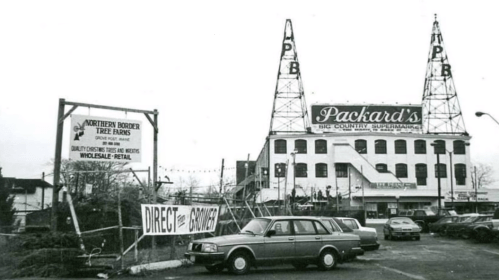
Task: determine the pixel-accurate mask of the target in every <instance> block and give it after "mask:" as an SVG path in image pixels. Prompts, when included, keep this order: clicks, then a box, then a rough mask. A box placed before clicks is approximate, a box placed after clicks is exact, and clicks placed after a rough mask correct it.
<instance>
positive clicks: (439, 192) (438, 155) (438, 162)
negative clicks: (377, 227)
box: [437, 151, 442, 213]
mask: <svg viewBox="0 0 499 280" xmlns="http://www.w3.org/2000/svg"><path fill="white" fill-rule="evenodd" d="M437 174H438V178H437V179H438V200H437V201H438V211H439V213H440V209H442V202H441V201H440V196H441V189H440V188H441V186H440V177H442V176H440V175H441V174H440V151H437Z"/></svg>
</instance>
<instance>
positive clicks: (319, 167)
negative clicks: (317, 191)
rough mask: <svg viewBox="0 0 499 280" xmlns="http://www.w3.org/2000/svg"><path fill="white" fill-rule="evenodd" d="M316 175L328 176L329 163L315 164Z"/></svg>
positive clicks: (318, 176)
mask: <svg viewBox="0 0 499 280" xmlns="http://www.w3.org/2000/svg"><path fill="white" fill-rule="evenodd" d="M315 177H316V178H327V164H325V163H317V164H316V165H315Z"/></svg>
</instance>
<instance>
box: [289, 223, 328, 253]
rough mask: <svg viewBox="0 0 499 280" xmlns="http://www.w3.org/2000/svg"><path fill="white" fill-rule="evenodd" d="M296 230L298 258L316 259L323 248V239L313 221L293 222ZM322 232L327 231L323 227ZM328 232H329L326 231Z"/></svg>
mask: <svg viewBox="0 0 499 280" xmlns="http://www.w3.org/2000/svg"><path fill="white" fill-rule="evenodd" d="M293 225H294V230H295V237H296V242H295V254H296V257H297V258H300V259H301V258H312V257H316V256H317V255H318V253H319V250H320V248H321V247H322V238H321V235H320V234H319V233H318V231H317V229H316V226H315V225H314V221H313V220H305V219H303V220H301V219H300V220H293ZM322 230H325V229H324V227H322ZM326 232H327V230H326Z"/></svg>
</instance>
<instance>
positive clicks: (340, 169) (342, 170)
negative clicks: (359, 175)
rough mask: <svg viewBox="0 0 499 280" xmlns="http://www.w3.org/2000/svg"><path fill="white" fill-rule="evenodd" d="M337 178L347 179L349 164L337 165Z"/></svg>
mask: <svg viewBox="0 0 499 280" xmlns="http://www.w3.org/2000/svg"><path fill="white" fill-rule="evenodd" d="M335 169H336V178H347V177H348V164H346V163H337V164H335Z"/></svg>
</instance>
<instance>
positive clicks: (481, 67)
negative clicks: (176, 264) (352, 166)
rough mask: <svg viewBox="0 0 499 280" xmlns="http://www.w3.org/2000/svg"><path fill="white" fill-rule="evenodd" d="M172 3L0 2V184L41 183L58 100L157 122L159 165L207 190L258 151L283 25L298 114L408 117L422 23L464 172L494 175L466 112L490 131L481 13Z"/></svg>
mask: <svg viewBox="0 0 499 280" xmlns="http://www.w3.org/2000/svg"><path fill="white" fill-rule="evenodd" d="M175 2H178V3H176V4H173V3H174V1H2V2H0V97H1V98H0V167H3V175H4V176H8V177H19V178H38V177H40V176H41V173H42V171H46V172H49V171H50V169H51V167H50V166H48V165H47V163H48V162H49V161H50V160H51V159H52V158H54V149H55V135H56V115H57V106H58V100H59V98H65V99H66V100H67V101H73V102H83V103H94V104H103V105H109V106H117V107H129V108H136V109H144V110H153V109H158V110H159V132H160V133H159V165H161V166H163V167H166V168H168V169H169V170H171V169H176V170H184V173H185V174H184V175H185V176H187V175H188V174H187V173H186V172H185V171H187V170H192V171H197V172H199V171H203V170H212V173H213V174H212V176H211V178H210V179H203V178H200V179H202V180H204V181H205V182H207V180H215V181H216V176H217V175H218V174H219V171H218V170H219V169H220V165H221V161H222V158H224V159H225V166H226V167H228V168H234V167H235V161H236V160H245V159H246V157H247V155H248V153H249V154H250V155H251V159H252V160H254V159H256V157H257V156H258V153H259V152H260V150H261V149H262V147H263V144H264V142H265V137H266V135H267V133H268V130H269V125H270V116H271V110H272V102H273V98H274V89H275V83H276V77H277V69H278V65H279V55H280V51H281V43H282V39H283V38H282V36H283V30H284V25H285V20H286V19H287V18H289V19H291V20H292V22H293V28H294V31H295V42H296V48H297V51H298V59H299V61H300V68H301V73H302V77H303V84H304V89H305V94H306V101H307V104H308V105H309V106H310V105H311V104H314V103H330V102H331V103H346V102H349V103H364V102H365V103H377V104H380V103H385V104H395V103H398V104H409V103H411V104H419V103H421V98H422V95H423V85H424V78H425V71H426V64H427V55H428V51H429V46H430V36H431V30H432V23H433V21H434V14H435V13H437V14H438V21H439V22H440V27H441V31H442V34H443V38H444V42H445V47H446V51H447V54H448V57H449V61H450V64H451V66H452V71H453V77H454V82H455V86H456V89H457V94H458V98H459V101H460V104H461V109H462V112H463V115H464V121H465V125H466V129H467V130H468V132H469V133H470V135H471V136H472V137H473V138H472V140H471V151H472V155H471V158H472V161H475V162H483V163H488V164H494V168H495V170H496V171H497V172H499V164H495V161H497V160H496V159H497V158H498V157H499V146H498V141H497V135H499V125H498V124H496V123H494V121H493V120H492V119H491V118H489V117H487V116H484V117H482V118H477V117H475V115H474V113H475V112H476V111H478V110H480V111H484V112H488V113H490V114H491V115H493V116H495V117H496V118H497V119H499V110H497V107H498V106H499V104H498V102H497V100H498V98H497V96H498V94H499V84H498V82H497V81H498V78H499V68H498V67H497V64H498V63H499V54H498V53H499V52H498V50H499V40H498V38H499V33H498V32H497V28H498V26H499V17H498V16H497V11H498V9H497V8H498V5H496V4H495V1H485V0H483V1H422V0H419V1H373V0H366V1H290V0H286V1H182V2H181V1H175ZM66 110H69V108H67V109H66ZM75 114H80V115H87V114H91V115H95V116H110V117H116V118H129V119H138V120H141V121H142V122H143V124H144V125H145V126H147V124H148V122H147V119H145V117H144V116H143V115H140V114H132V113H129V114H128V115H125V114H124V113H121V112H112V113H110V112H106V111H102V110H96V109H90V110H89V109H88V108H79V109H78V110H76V111H75ZM69 124H70V121H69V119H68V120H67V121H66V122H65V127H64V130H65V131H64V132H65V135H64V145H63V157H67V156H68V144H69V129H70V127H69ZM142 143H143V151H144V154H143V156H142V163H141V164H136V165H135V166H136V167H137V168H147V167H148V166H152V153H153V152H152V130H151V129H150V127H149V126H147V129H145V131H144V135H143V138H142ZM214 170H217V171H216V172H213V171H214ZM163 173H164V174H169V175H170V176H173V175H174V174H171V173H172V172H167V173H165V172H164V171H161V173H160V174H163ZM215 174H216V175H215ZM234 174H235V169H229V170H227V171H226V173H225V175H226V176H234ZM177 175H178V174H177ZM196 176H204V174H201V175H199V173H196ZM498 177H499V176H498Z"/></svg>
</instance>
